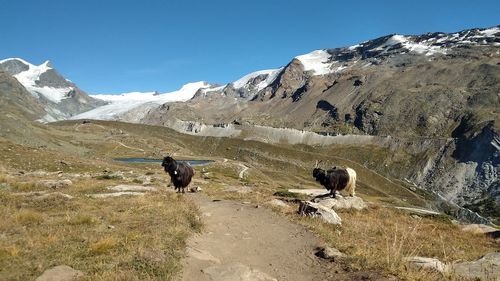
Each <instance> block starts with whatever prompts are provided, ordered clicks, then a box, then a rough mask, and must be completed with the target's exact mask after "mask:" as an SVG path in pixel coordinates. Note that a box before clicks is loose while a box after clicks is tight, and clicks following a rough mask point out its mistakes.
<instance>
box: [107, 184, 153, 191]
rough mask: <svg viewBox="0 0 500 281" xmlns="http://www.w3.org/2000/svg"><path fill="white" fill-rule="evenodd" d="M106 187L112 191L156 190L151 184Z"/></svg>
mask: <svg viewBox="0 0 500 281" xmlns="http://www.w3.org/2000/svg"><path fill="white" fill-rule="evenodd" d="M106 189H108V190H112V191H157V188H156V187H152V186H142V185H127V184H120V185H115V186H108V187H106Z"/></svg>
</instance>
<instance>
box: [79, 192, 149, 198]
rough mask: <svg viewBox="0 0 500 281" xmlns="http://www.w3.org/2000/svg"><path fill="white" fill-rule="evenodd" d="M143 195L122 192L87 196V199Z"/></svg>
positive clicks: (140, 194) (141, 194)
mask: <svg viewBox="0 0 500 281" xmlns="http://www.w3.org/2000/svg"><path fill="white" fill-rule="evenodd" d="M144 194H145V193H142V192H134V191H122V192H113V193H95V194H87V197H91V198H108V197H118V196H123V195H132V196H144Z"/></svg>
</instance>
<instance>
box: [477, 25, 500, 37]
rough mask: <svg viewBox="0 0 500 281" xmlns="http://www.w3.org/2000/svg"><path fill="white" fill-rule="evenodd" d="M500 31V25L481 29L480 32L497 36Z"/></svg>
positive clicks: (489, 35)
mask: <svg viewBox="0 0 500 281" xmlns="http://www.w3.org/2000/svg"><path fill="white" fill-rule="evenodd" d="M499 32H500V27H498V26H496V27H493V28H488V29H485V30H481V31H479V33H481V34H483V35H484V36H486V37H495V36H496V34H497V33H499Z"/></svg>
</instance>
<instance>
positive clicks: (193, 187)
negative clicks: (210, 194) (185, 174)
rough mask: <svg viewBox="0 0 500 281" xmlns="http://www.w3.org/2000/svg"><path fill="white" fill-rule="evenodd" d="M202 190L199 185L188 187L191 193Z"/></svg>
mask: <svg viewBox="0 0 500 281" xmlns="http://www.w3.org/2000/svg"><path fill="white" fill-rule="evenodd" d="M202 190H203V189H201V187H199V186H192V187H190V188H189V191H191V192H193V193H196V192H200V191H202Z"/></svg>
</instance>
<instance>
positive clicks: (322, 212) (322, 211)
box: [299, 201, 342, 224]
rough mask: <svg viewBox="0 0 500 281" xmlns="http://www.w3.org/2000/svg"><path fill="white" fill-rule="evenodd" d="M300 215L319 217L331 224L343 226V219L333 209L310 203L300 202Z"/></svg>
mask: <svg viewBox="0 0 500 281" xmlns="http://www.w3.org/2000/svg"><path fill="white" fill-rule="evenodd" d="M299 214H301V215H304V216H310V217H319V218H321V219H322V220H324V221H325V222H327V223H330V224H342V219H341V218H340V217H339V215H337V213H336V212H335V211H334V210H333V209H331V208H327V207H325V206H323V205H321V204H318V203H313V202H310V201H302V202H300V205H299Z"/></svg>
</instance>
